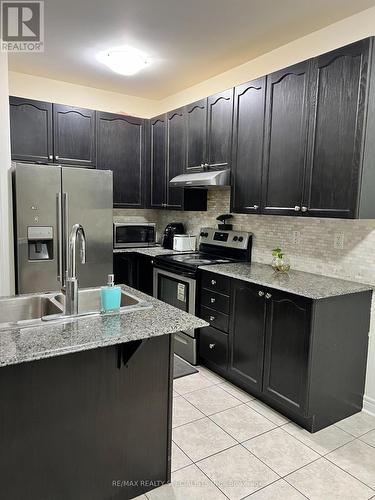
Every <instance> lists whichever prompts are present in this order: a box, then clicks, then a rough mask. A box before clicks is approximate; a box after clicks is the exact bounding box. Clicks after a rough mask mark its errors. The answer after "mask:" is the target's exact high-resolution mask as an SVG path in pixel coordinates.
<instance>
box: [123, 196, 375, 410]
mask: <svg viewBox="0 0 375 500" xmlns="http://www.w3.org/2000/svg"><path fill="white" fill-rule="evenodd" d="M229 212H230V190H229V189H214V190H210V191H209V192H208V208H207V212H178V211H164V210H115V211H114V217H115V219H116V220H121V219H123V218H124V217H125V218H127V219H129V218H132V219H133V220H139V219H140V218H142V219H144V220H148V221H153V222H156V223H157V230H158V233H159V236H160V234H161V232H162V231H163V229H164V227H165V226H166V224H168V222H184V223H185V227H186V231H187V232H188V233H191V234H196V235H197V234H199V230H200V228H201V227H202V226H208V227H216V224H217V221H216V217H217V216H218V215H220V214H224V213H229ZM232 223H233V225H234V229H238V230H243V231H250V232H252V233H253V234H254V238H253V254H252V260H253V261H255V262H262V263H269V262H270V261H271V258H272V257H271V251H272V248H274V247H275V246H280V247H281V248H282V249H283V251H284V253H285V255H286V256H287V257H289V259H290V263H291V267H292V268H294V269H298V270H300V271H307V272H312V273H316V274H324V275H327V276H333V277H337V278H342V279H348V280H353V281H360V282H364V283H370V284H373V285H375V220H373V219H371V220H345V219H318V218H309V217H282V216H271V215H246V214H234V217H233V219H232ZM374 302H375V301H374ZM371 341H372V342H373V343H374V344H375V306H374V303H373V313H372V327H371V339H370V342H371ZM370 350H371V351H372V352H370V355H369V365H368V374H367V384H368V386H369V385H371V388H370V387H368V390H367V391H366V392H367V393H368V394H370V393H371V396H369V399H371V400H373V404H374V405H375V345H373V346H370ZM374 409H375V406H374Z"/></svg>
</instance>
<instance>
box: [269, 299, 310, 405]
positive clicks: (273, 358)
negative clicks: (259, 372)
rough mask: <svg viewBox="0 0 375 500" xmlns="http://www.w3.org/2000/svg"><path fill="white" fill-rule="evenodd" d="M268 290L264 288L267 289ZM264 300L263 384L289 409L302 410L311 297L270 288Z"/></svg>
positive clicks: (305, 383) (305, 391)
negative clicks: (307, 297)
mask: <svg viewBox="0 0 375 500" xmlns="http://www.w3.org/2000/svg"><path fill="white" fill-rule="evenodd" d="M266 293H267V292H266ZM266 297H269V298H268V299H267V298H266V300H265V305H266V307H265V310H266V329H265V332H266V335H265V349H264V370H263V387H262V390H263V392H264V394H267V395H269V396H270V397H272V398H273V399H275V400H277V401H279V402H280V403H281V404H283V405H285V406H286V407H288V408H290V409H291V410H292V411H295V412H298V413H300V414H301V415H304V414H305V411H306V404H307V377H308V361H309V360H308V356H309V352H310V317H311V305H312V303H311V302H312V301H311V300H309V299H305V298H303V297H298V296H295V295H291V294H287V293H285V292H279V291H277V290H273V291H272V293H271V292H268V295H266Z"/></svg>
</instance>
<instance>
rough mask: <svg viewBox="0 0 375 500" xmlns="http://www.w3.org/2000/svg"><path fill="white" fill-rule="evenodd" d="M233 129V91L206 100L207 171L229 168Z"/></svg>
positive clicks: (226, 91)
mask: <svg viewBox="0 0 375 500" xmlns="http://www.w3.org/2000/svg"><path fill="white" fill-rule="evenodd" d="M232 127H233V89H229V90H225V91H224V92H220V93H219V94H215V95H212V96H210V97H208V99H207V164H206V166H207V167H208V168H209V169H212V170H213V169H215V170H224V169H226V168H230V165H231V150H232Z"/></svg>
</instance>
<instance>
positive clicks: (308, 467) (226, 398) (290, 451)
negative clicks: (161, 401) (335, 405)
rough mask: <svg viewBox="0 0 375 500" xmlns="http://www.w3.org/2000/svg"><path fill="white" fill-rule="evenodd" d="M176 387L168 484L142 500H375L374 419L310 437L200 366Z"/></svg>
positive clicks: (361, 416) (362, 417)
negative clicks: (170, 481) (307, 499)
mask: <svg viewBox="0 0 375 500" xmlns="http://www.w3.org/2000/svg"><path fill="white" fill-rule="evenodd" d="M198 369H199V373H196V374H193V375H189V376H187V377H183V378H180V379H178V380H176V381H175V383H174V402H173V404H174V408H173V410H174V411H173V434H172V438H173V448H172V483H171V484H168V485H165V486H162V487H161V488H157V489H155V490H153V491H151V492H149V493H147V495H143V496H142V497H139V498H140V499H142V500H146V499H148V500H222V499H223V500H225V499H229V500H242V499H247V500H248V499H250V500H274V499H276V498H277V499H280V500H284V499H285V500H302V499H306V498H309V499H311V500H346V499H347V500H362V499H363V500H365V499H370V498H374V500H375V417H372V416H370V415H368V414H366V413H364V412H361V413H358V414H356V415H353V416H352V417H349V418H347V419H345V420H343V421H341V422H339V423H338V424H337V425H332V426H330V427H328V428H326V429H323V430H322V431H320V432H316V433H315V434H310V433H309V432H307V431H305V430H304V429H301V427H299V426H298V425H296V424H294V423H293V422H290V421H289V420H288V419H287V418H285V417H284V416H283V415H280V414H279V413H277V412H276V411H274V410H273V409H271V408H269V407H268V406H267V405H265V404H264V403H262V402H261V401H258V400H256V399H255V398H254V397H252V396H250V395H249V394H247V393H246V392H244V391H242V390H240V389H239V388H237V387H235V386H234V385H232V384H230V383H228V382H226V381H225V380H224V379H223V378H221V377H219V376H218V375H216V374H215V373H212V372H211V371H209V370H208V369H207V368H205V367H198Z"/></svg>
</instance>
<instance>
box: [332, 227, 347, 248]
mask: <svg viewBox="0 0 375 500" xmlns="http://www.w3.org/2000/svg"><path fill="white" fill-rule="evenodd" d="M344 239H345V237H344V232H343V231H340V232H338V233H335V235H334V240H333V248H335V249H336V250H343V248H344Z"/></svg>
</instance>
